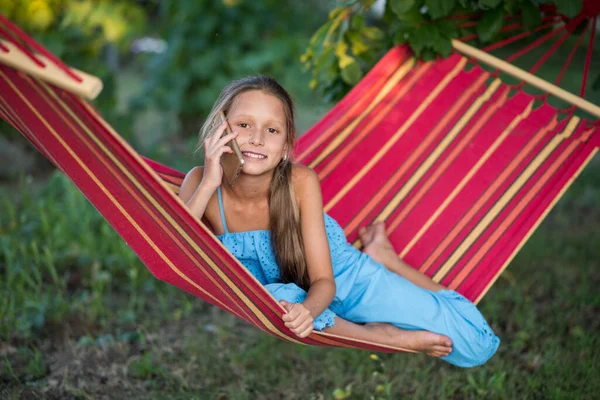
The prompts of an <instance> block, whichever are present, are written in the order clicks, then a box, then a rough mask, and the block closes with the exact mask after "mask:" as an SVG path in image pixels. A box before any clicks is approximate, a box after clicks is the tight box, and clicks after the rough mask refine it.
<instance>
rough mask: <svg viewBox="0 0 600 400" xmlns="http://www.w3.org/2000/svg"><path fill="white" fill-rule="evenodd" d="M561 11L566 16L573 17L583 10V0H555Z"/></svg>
mask: <svg viewBox="0 0 600 400" xmlns="http://www.w3.org/2000/svg"><path fill="white" fill-rule="evenodd" d="M554 2H555V3H556V8H557V10H558V12H559V13H561V14H564V15H565V16H566V17H569V18H573V17H574V16H576V15H577V14H579V12H580V11H581V7H582V6H583V1H582V0H554Z"/></svg>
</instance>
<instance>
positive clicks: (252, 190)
mask: <svg viewBox="0 0 600 400" xmlns="http://www.w3.org/2000/svg"><path fill="white" fill-rule="evenodd" d="M272 177H273V175H272V174H271V175H270V176H250V175H245V174H241V175H240V176H239V177H238V178H237V179H236V181H235V184H234V185H233V186H230V185H229V184H228V183H227V182H225V181H224V183H223V184H222V185H221V190H224V191H226V192H227V195H228V196H229V197H230V198H232V199H235V200H238V201H239V202H241V203H246V202H249V203H256V202H262V201H264V200H265V199H268V197H269V187H270V185H271V180H272Z"/></svg>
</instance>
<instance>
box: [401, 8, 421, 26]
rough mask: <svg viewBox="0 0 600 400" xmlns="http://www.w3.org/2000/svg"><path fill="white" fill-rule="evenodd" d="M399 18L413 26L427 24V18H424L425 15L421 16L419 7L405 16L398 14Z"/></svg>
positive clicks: (407, 12) (412, 9)
mask: <svg viewBox="0 0 600 400" xmlns="http://www.w3.org/2000/svg"><path fill="white" fill-rule="evenodd" d="M397 16H398V19H399V20H400V21H402V22H404V23H405V24H407V25H411V26H418V25H420V24H422V23H423V22H425V18H423V15H422V14H421V11H419V8H418V7H413V8H411V9H410V10H408V11H406V12H405V13H404V14H398V15H397Z"/></svg>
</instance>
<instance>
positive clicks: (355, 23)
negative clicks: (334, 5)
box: [350, 14, 367, 31]
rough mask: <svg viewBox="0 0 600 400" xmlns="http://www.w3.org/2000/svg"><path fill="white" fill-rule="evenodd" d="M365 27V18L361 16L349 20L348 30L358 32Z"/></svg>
mask: <svg viewBox="0 0 600 400" xmlns="http://www.w3.org/2000/svg"><path fill="white" fill-rule="evenodd" d="M365 26H367V25H366V24H365V16H364V15H362V14H359V15H355V16H353V17H352V19H351V20H350V29H354V30H356V31H360V30H362V29H364V28H365Z"/></svg>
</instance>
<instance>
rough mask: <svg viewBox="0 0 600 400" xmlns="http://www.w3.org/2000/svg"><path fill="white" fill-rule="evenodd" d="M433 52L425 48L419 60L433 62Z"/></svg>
mask: <svg viewBox="0 0 600 400" xmlns="http://www.w3.org/2000/svg"><path fill="white" fill-rule="evenodd" d="M435 56H436V54H435V52H434V51H433V50H431V49H430V48H426V49H425V50H423V52H422V53H421V57H420V58H421V60H423V61H433V60H435Z"/></svg>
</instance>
